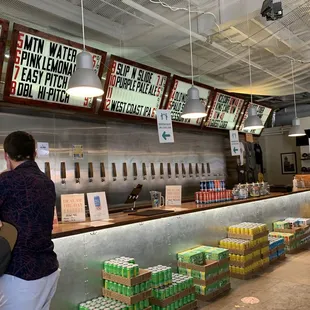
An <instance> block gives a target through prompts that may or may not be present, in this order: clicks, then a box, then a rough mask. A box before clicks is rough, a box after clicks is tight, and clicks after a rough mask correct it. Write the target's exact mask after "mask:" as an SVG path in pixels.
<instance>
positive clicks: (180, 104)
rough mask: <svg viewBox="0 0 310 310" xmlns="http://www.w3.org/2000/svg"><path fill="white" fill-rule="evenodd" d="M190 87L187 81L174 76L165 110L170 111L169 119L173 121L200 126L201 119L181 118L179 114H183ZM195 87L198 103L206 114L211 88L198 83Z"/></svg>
mask: <svg viewBox="0 0 310 310" xmlns="http://www.w3.org/2000/svg"><path fill="white" fill-rule="evenodd" d="M191 86H192V84H191V82H190V81H189V80H186V79H183V78H181V77H177V76H175V77H174V79H173V81H172V85H171V88H170V93H169V97H168V105H167V109H168V110H171V118H172V120H173V121H176V122H183V123H187V124H192V125H196V126H200V124H201V121H202V119H201V118H194V119H184V118H181V114H182V112H183V109H184V107H185V104H186V100H187V91H188V89H189V88H190V87H191ZM195 87H196V88H198V90H199V96H200V101H201V103H202V104H203V105H204V106H205V108H206V113H208V111H209V106H208V103H209V98H210V93H211V88H209V87H207V86H206V85H203V84H198V83H195Z"/></svg>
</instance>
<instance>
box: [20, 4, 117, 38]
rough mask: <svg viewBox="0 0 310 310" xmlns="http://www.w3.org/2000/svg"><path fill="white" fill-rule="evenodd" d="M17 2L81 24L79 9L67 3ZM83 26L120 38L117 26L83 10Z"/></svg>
mask: <svg viewBox="0 0 310 310" xmlns="http://www.w3.org/2000/svg"><path fill="white" fill-rule="evenodd" d="M19 2H22V3H24V4H27V5H29V6H32V7H35V8H38V9H40V10H42V11H45V12H48V13H49V14H53V15H56V16H58V17H61V18H64V19H66V20H69V21H71V22H74V23H77V24H81V8H80V7H78V6H76V5H73V4H70V3H69V2H67V1H63V0H53V1H50V2H46V1H44V0H43V1H41V0H19ZM85 25H86V27H87V28H91V29H93V30H96V31H98V32H101V33H104V34H106V35H108V36H110V37H112V38H116V39H119V37H120V31H119V29H120V25H119V24H117V23H114V22H111V21H110V20H109V19H107V18H104V17H101V16H99V15H97V14H94V13H92V12H90V11H88V10H85ZM117 30H118V31H117Z"/></svg>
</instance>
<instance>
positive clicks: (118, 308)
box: [79, 297, 129, 310]
mask: <svg viewBox="0 0 310 310" xmlns="http://www.w3.org/2000/svg"><path fill="white" fill-rule="evenodd" d="M104 309H115V310H129V308H128V306H127V305H125V304H123V303H121V302H118V301H115V300H113V299H110V298H105V297H98V298H94V299H92V300H88V301H86V302H83V303H81V304H80V305H79V310H104Z"/></svg>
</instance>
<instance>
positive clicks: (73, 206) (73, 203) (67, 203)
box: [61, 194, 86, 223]
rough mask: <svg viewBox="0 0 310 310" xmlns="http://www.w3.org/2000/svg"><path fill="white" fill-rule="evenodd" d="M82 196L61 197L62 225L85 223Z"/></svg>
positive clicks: (83, 199)
mask: <svg viewBox="0 0 310 310" xmlns="http://www.w3.org/2000/svg"><path fill="white" fill-rule="evenodd" d="M85 220H86V216H85V196H84V194H70V195H61V221H62V222H63V223H70V222H85Z"/></svg>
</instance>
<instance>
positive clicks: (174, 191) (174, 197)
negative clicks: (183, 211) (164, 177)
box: [166, 185, 182, 206]
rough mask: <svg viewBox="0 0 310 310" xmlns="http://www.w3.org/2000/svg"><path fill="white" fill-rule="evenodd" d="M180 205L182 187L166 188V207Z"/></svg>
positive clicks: (168, 186) (172, 186)
mask: <svg viewBox="0 0 310 310" xmlns="http://www.w3.org/2000/svg"><path fill="white" fill-rule="evenodd" d="M181 204H182V186H181V185H167V186H166V206H180V205H181Z"/></svg>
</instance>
